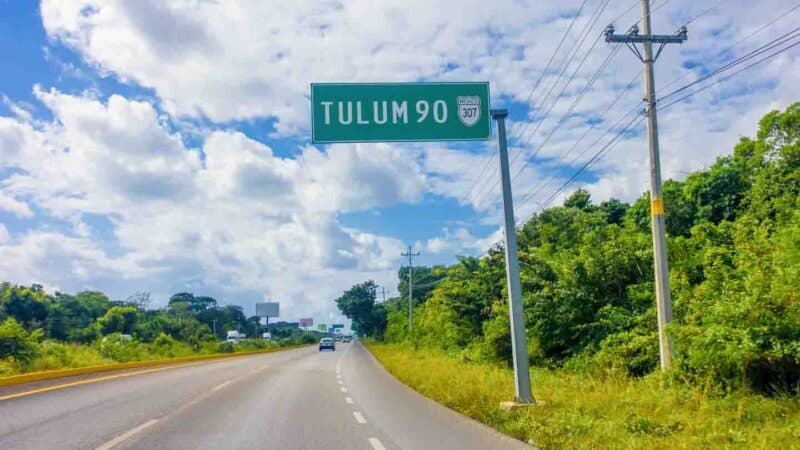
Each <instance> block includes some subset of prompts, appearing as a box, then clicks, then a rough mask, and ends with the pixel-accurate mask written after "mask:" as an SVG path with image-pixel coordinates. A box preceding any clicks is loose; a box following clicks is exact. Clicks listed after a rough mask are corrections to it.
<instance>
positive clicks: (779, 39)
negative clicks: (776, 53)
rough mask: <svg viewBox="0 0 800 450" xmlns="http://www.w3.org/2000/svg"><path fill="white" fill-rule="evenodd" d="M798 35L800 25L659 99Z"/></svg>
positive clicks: (664, 97) (711, 76)
mask: <svg viewBox="0 0 800 450" xmlns="http://www.w3.org/2000/svg"><path fill="white" fill-rule="evenodd" d="M798 36H800V27H797V28H795V29H793V30H791V31H789V32H787V33H784V34H783V35H781V36H779V37H777V38H775V39H773V40H772V41H769V42H767V43H766V44H764V45H762V46H760V47H758V48H756V49H755V50H751V51H750V52H748V53H746V54H744V55H742V56H740V57H739V58H736V59H734V60H733V61H730V62H728V63H726V64H724V65H722V66H721V67H718V68H717V69H715V70H713V71H711V72H709V73H707V74H706V75H703V76H702V77H700V78H698V79H697V80H695V81H692V82H691V83H689V84H686V85H684V86H681V87H680V88H678V89H675V90H674V91H672V92H670V93H669V94H666V95H665V96H663V97H661V98H660V99H659V101H664V100H666V99H668V98H670V97H672V96H674V95H677V94H679V93H681V92H683V91H685V90H687V89H689V88H690V87H692V86H695V85H697V84H699V83H702V82H703V81H706V80H708V79H709V78H713V77H715V76H717V75H719V74H720V73H722V72H725V71H727V70H730V69H732V68H734V67H736V66H738V65H739V64H742V63H745V62H747V61H749V60H751V59H753V58H755V57H756V56H759V55H762V54H764V53H766V52H768V51H769V50H772V49H774V48H775V47H778V46H780V45H782V44H785V43H786V42H788V41H791V40H792V39H795V38H797V37H798Z"/></svg>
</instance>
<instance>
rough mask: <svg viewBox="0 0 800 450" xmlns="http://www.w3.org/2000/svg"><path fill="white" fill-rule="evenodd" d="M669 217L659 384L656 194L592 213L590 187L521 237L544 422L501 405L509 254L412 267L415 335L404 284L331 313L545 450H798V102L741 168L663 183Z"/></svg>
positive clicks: (352, 294)
mask: <svg viewBox="0 0 800 450" xmlns="http://www.w3.org/2000/svg"><path fill="white" fill-rule="evenodd" d="M707 145H708V146H709V147H711V146H713V145H715V144H714V143H713V142H709V143H708V144H707ZM697 151H698V152H704V151H709V150H708V149H703V148H699V149H697ZM664 202H665V208H666V216H665V219H666V224H667V233H668V251H669V261H670V283H671V292H672V300H673V314H674V317H673V321H672V323H671V324H670V326H669V328H668V333H669V335H670V337H671V339H672V341H673V343H674V349H675V359H674V367H673V369H672V370H671V371H669V372H668V373H665V374H663V375H662V374H661V373H660V370H659V357H658V341H657V333H656V328H657V326H656V312H655V299H654V294H653V291H654V289H653V262H652V238H651V234H650V210H649V208H650V202H649V193H644V194H643V195H642V196H641V197H640V198H639V199H637V200H636V201H635V202H633V203H632V204H627V203H625V202H622V201H619V200H616V199H609V200H606V201H604V202H602V203H599V204H596V203H594V202H593V201H592V199H591V197H590V196H589V193H588V192H586V191H584V190H578V191H576V192H574V193H572V194H571V195H570V196H569V197H568V198H566V200H565V201H564V203H563V205H562V206H556V207H550V208H547V209H545V210H543V211H540V212H539V213H538V214H536V215H534V216H533V217H531V218H529V219H528V220H527V221H526V222H525V223H524V224H523V225H522V226H521V227H520V228H519V229H518V240H519V258H520V265H521V278H522V284H523V301H524V305H525V325H526V330H527V340H528V351H529V355H530V363H531V367H532V373H533V380H534V393H535V395H536V396H537V397H538V398H539V399H540V400H543V401H544V402H546V403H547V404H546V405H545V406H544V407H541V408H540V407H537V408H533V409H531V410H529V411H528V410H526V411H524V412H518V413H513V414H509V413H503V412H500V411H499V409H498V407H497V403H498V402H499V401H501V400H510V399H511V397H512V396H513V393H512V391H511V388H512V384H511V381H510V380H511V373H510V371H509V367H510V362H511V342H510V336H509V325H508V307H507V305H506V291H505V289H506V286H505V261H504V255H503V249H502V247H501V246H500V245H496V246H495V247H493V248H492V249H490V251H489V252H488V254H487V255H486V256H484V257H482V258H473V257H461V258H459V262H458V263H457V264H454V265H452V266H449V267H445V266H437V267H421V268H415V269H414V273H413V277H414V328H413V332H409V329H408V317H407V316H408V310H407V308H408V305H407V293H408V286H407V276H408V273H407V272H406V269H401V270H400V271H399V273H398V291H399V296H398V297H397V298H392V299H389V300H387V301H386V302H382V303H376V301H375V294H376V288H377V286H376V285H375V283H374V282H372V281H366V282H364V283H360V284H357V285H355V286H353V287H352V288H351V289H350V290H348V291H346V292H345V293H344V294H343V295H342V296H341V297H339V298H338V299H336V303H337V305H338V306H339V308H340V310H341V311H342V312H343V313H344V314H345V315H347V316H348V317H349V318H351V319H352V321H353V327H354V329H355V330H356V331H357V332H358V333H359V334H360V335H362V336H366V337H370V338H372V339H373V340H374V341H375V342H376V344H374V345H372V349H373V351H374V352H375V354H376V356H378V358H379V359H380V360H381V361H382V362H383V363H384V364H386V366H387V367H388V368H389V369H390V370H391V371H392V372H394V373H395V374H396V375H397V376H398V378H400V379H401V380H403V381H404V382H406V383H408V384H409V385H411V386H412V387H414V388H416V389H419V390H420V391H421V392H423V393H425V394H427V395H429V396H431V397H432V398H435V399H437V400H439V401H442V402H443V403H445V404H448V405H450V406H452V407H453V408H455V409H457V410H459V411H462V412H464V413H466V414H468V415H470V416H472V417H476V418H479V419H480V420H482V421H484V422H486V423H488V424H490V425H492V426H495V427H497V428H499V429H501V430H503V431H505V432H507V433H509V434H511V435H514V436H517V437H523V438H525V439H532V440H533V442H536V443H537V445H540V446H542V447H545V448H561V447H567V446H569V447H573V446H576V445H581V444H586V445H587V446H590V447H603V448H608V447H611V448H614V447H621V448H625V447H632V448H648V447H662V448H663V447H668V446H684V447H686V448H698V447H699V448H716V447H723V448H725V447H742V448H780V447H781V446H783V447H785V448H792V447H793V446H794V447H795V448H796V447H797V444H796V443H797V442H799V441H798V439H800V429H798V423H800V415H798V391H799V390H800V103H795V104H793V105H791V106H790V107H788V108H787V109H786V110H784V111H773V112H770V113H769V114H767V115H766V116H764V117H763V118H762V119H761V121H760V122H759V126H758V131H757V134H756V136H754V137H744V138H741V139H740V141H739V143H738V144H737V145H736V146H735V148H734V149H733V152H732V154H731V155H729V156H723V157H720V158H718V159H717V161H716V162H715V163H714V164H713V165H711V166H709V167H707V168H705V169H703V170H700V171H697V172H694V173H691V174H689V175H688V176H687V177H686V178H685V179H684V180H683V181H676V180H668V181H666V182H665V183H664ZM412 368H413V369H412ZM415 371H416V372H415ZM413 372H415V373H413ZM462 391H463V392H462ZM548 405H549V406H548ZM545 412H547V413H545Z"/></svg>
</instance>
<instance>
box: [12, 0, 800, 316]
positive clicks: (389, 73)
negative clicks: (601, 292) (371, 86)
mask: <svg viewBox="0 0 800 450" xmlns="http://www.w3.org/2000/svg"><path fill="white" fill-rule="evenodd" d="M573 3H574V4H573ZM580 3H581V2H578V1H576V2H562V1H555V0H553V1H537V2H512V1H507V2H492V5H493V6H492V8H490V9H487V8H486V7H485V6H486V3H485V2H482V1H479V0H470V1H455V0H439V1H434V2H431V1H421V0H420V1H416V0H414V1H404V2H394V1H377V2H375V1H370V2H367V1H364V2H362V1H352V2H345V3H344V4H341V5H340V4H337V3H335V2H300V1H298V2H246V1H228V2H222V1H221V2H202V1H197V2H192V1H188V2H161V1H155V0H153V1H137V2H122V1H112V0H102V1H101V0H97V1H91V2H90V1H82V0H69V1H49V0H45V1H43V2H41V3H36V2H17V1H11V0H0V46H2V48H3V49H4V52H3V57H1V58H0V95H1V96H2V102H0V279H3V280H9V281H13V282H17V283H23V284H30V283H34V282H36V283H42V284H44V285H45V286H46V287H47V288H48V289H51V290H55V289H58V290H63V291H67V292H75V291H78V290H82V289H102V290H104V291H106V292H108V293H109V294H110V295H111V296H112V297H114V298H125V297H127V296H128V295H130V294H132V293H133V292H135V291H142V290H144V291H151V292H152V293H153V295H154V298H155V302H156V304H163V303H165V302H166V299H167V298H168V296H169V295H170V294H171V293H174V292H177V291H182V290H189V291H193V292H195V293H198V294H206V295H213V296H216V297H217V298H218V299H220V300H221V301H222V302H223V303H239V304H243V305H245V307H246V308H252V304H253V303H254V302H256V301H260V300H262V299H276V300H279V301H281V302H282V303H283V305H284V306H283V307H282V312H283V313H284V315H285V319H296V318H298V317H300V316H313V317H314V318H315V319H316V320H317V321H318V322H327V321H331V320H341V317H340V316H339V315H338V313H337V312H336V311H335V308H334V307H333V304H332V302H331V300H332V299H333V298H335V297H336V296H337V295H338V294H339V293H340V292H341V291H342V290H344V289H346V288H348V287H349V286H350V285H352V284H353V283H356V282H360V281H363V280H366V279H374V280H376V281H377V282H378V283H380V284H382V285H386V286H388V287H389V288H390V289H392V290H393V289H394V286H395V285H396V279H395V278H396V271H397V269H398V268H399V267H400V265H401V264H402V263H403V260H402V258H401V257H400V252H401V251H402V250H403V248H404V247H405V246H406V245H409V244H410V245H413V246H414V247H415V248H416V249H417V250H419V251H420V252H421V256H420V258H419V259H418V261H417V262H418V263H421V264H427V265H430V264H447V263H451V262H452V261H454V258H455V256H456V255H480V254H481V253H483V252H484V251H485V250H486V248H487V247H488V246H489V245H491V244H492V243H493V242H495V241H496V240H498V239H499V238H500V237H501V234H500V227H499V225H500V222H499V221H500V209H499V207H500V205H499V192H498V191H497V189H495V188H493V186H495V185H496V177H497V164H496V161H495V160H493V159H491V158H492V157H493V155H494V152H495V147H494V145H495V144H494V142H485V143H484V142H481V143H458V144H442V143H436V144H433V143H419V144H335V145H330V146H313V145H312V144H311V143H310V136H309V123H308V117H309V113H308V111H309V104H308V84H309V83H310V82H326V81H337V82H349V81H419V80H440V81H454V80H470V81H474V80H489V81H490V83H491V90H492V96H493V99H492V101H493V106H495V107H498V106H503V107H507V108H509V109H510V111H511V116H510V119H509V121H510V128H509V135H510V137H511V141H510V143H511V146H512V148H511V154H512V160H513V161H514V163H513V164H512V174H516V173H520V171H521V175H520V176H519V177H517V178H515V179H514V184H513V189H514V194H515V198H516V200H517V202H518V203H517V205H516V214H517V216H518V218H520V219H522V218H524V217H527V216H529V215H530V214H532V213H535V212H536V211H537V210H539V209H540V208H541V207H542V203H543V202H544V201H545V200H546V199H547V198H548V197H549V196H550V195H551V194H553V192H555V191H556V189H557V188H558V187H559V186H560V185H561V184H562V183H563V182H564V181H565V180H566V179H568V178H569V177H570V176H572V174H573V173H574V172H575V171H576V170H577V169H578V168H579V167H580V166H582V165H583V163H584V162H585V161H586V160H588V159H589V158H590V157H591V155H592V154H593V153H594V152H596V151H597V150H598V149H599V148H600V147H599V146H602V145H603V143H604V142H605V140H606V139H608V137H607V136H606V137H605V138H604V133H606V132H608V131H609V130H610V131H611V132H613V131H615V130H614V129H612V128H611V126H612V124H613V123H614V122H615V121H616V119H617V118H618V117H619V116H621V115H622V114H623V113H624V112H625V111H627V110H628V109H630V108H632V107H635V106H636V105H637V104H639V103H640V101H641V84H640V83H641V81H640V80H639V79H636V80H635V82H634V83H633V84H632V86H631V88H630V89H625V88H624V87H625V86H626V85H627V83H628V82H629V81H630V79H631V76H633V75H635V74H636V73H637V71H638V70H639V63H638V62H637V61H636V60H635V59H634V58H633V56H632V55H630V54H629V53H628V52H627V50H624V49H623V51H621V52H619V53H618V54H617V55H616V56H614V59H613V60H612V63H611V64H609V66H608V68H607V69H606V70H605V71H603V72H601V73H600V76H599V77H598V78H597V81H596V83H594V84H593V85H592V86H591V88H587V87H586V86H587V84H588V83H589V80H590V79H591V78H592V77H593V75H594V74H595V73H596V71H597V70H598V68H599V67H600V66H601V65H602V63H603V61H604V58H606V56H607V55H609V52H610V51H611V49H612V48H611V47H610V45H609V44H606V43H605V42H602V40H601V41H599V43H598V44H595V45H594V46H591V45H592V42H593V41H594V38H595V36H597V35H598V34H599V33H600V31H601V30H602V28H603V27H605V25H606V24H607V23H608V22H610V21H611V20H615V24H616V26H617V29H618V30H624V29H627V26H628V25H629V24H631V23H633V22H634V21H636V20H637V17H636V15H637V14H638V8H633V9H632V10H631V11H629V12H628V13H625V14H623V12H624V11H625V10H626V9H627V8H628V6H630V5H628V4H627V3H628V2H624V3H625V4H624V5H623V4H622V3H619V2H606V1H604V0H590V1H589V2H587V3H586V6H585V7H584V10H581V11H579V8H578V5H579V4H580ZM696 3H697V2H690V1H684V0H673V1H670V2H666V3H664V4H663V6H661V7H660V8H659V2H658V1H656V2H654V7H655V8H658V9H656V10H655V11H656V12H655V13H654V17H655V23H654V27H655V28H656V29H658V30H663V31H664V32H669V30H674V29H676V28H677V27H678V26H679V25H681V24H683V23H686V22H687V21H689V20H690V19H692V18H695V17H696V18H695V19H694V20H692V21H691V24H690V26H689V41H688V42H687V43H686V44H684V45H682V46H680V47H677V46H675V47H670V48H667V49H666V50H665V51H664V53H663V55H662V57H661V59H660V60H659V63H658V72H657V83H658V85H659V86H665V90H666V85H667V84H670V86H669V87H671V88H673V89H674V87H677V86H680V85H682V84H684V83H687V82H689V81H691V80H693V79H696V78H697V77H699V76H701V75H702V74H704V73H707V72H708V71H709V70H711V69H713V68H714V67H717V66H719V65H721V64H724V63H725V62H726V61H728V60H730V59H732V58H735V57H737V56H739V55H741V54H743V53H744V52H746V51H748V50H750V49H752V48H755V47H757V46H758V45H761V44H763V43H764V42H766V41H768V40H769V39H771V38H774V37H776V36H778V35H780V34H781V33H783V32H785V31H786V30H788V29H790V28H791V26H792V24H793V23H796V20H797V19H798V13H797V12H796V11H795V12H793V13H792V14H787V15H786V17H782V18H780V20H776V21H775V22H774V24H772V25H770V26H769V27H766V28H765V29H764V30H761V31H759V32H758V33H755V34H754V33H753V32H754V31H757V29H758V27H759V26H761V25H762V24H764V23H767V22H769V21H771V20H773V19H774V18H776V16H777V15H779V14H780V12H781V11H782V10H784V9H788V6H789V5H787V4H786V2H784V1H781V0H773V1H767V2H759V5H752V4H750V2H745V1H743V0H741V1H735V0H728V1H723V2H719V3H720V5H718V7H717V8H712V9H711V10H709V11H708V12H707V13H705V14H702V16H700V17H697V15H699V14H701V12H702V11H704V10H706V9H707V8H708V6H707V5H704V4H696ZM594 13H598V14H599V16H600V19H599V20H597V21H592V20H591V17H592V16H593V15H594ZM573 20H574V24H573ZM570 24H572V25H570ZM233 30H235V32H232V31H233ZM567 30H570V32H569V34H567V39H566V40H565V43H566V45H564V46H562V47H560V48H559V47H558V44H559V40H560V38H561V37H562V36H563V35H564V34H565V32H566V31H567ZM584 31H585V32H586V33H587V36H588V37H589V38H588V39H586V40H585V41H581V39H580V36H581V33H583V32H584ZM581 42H583V43H582V44H581ZM557 48H559V51H558V52H556V53H555V56H554V57H553V63H552V64H551V66H550V67H547V66H546V64H547V61H548V60H550V58H551V56H552V55H553V54H554V51H555V50H556V49H557ZM573 50H574V51H575V55H576V57H575V58H572V59H570V54H571V53H570V52H572V51H573ZM584 57H585V62H584V63H583V64H580V65H579V61H582V60H584ZM568 62H569V64H568ZM564 66H566V68H565V69H564V72H563V73H564V74H565V75H564V76H559V73H561V70H560V69H561V68H562V67H564ZM545 69H547V70H545ZM573 72H574V74H575V76H574V79H573V80H572V81H570V82H568V81H567V79H568V77H569V75H571V74H572V73H573ZM799 77H800V65H799V64H798V58H797V51H794V53H792V52H788V53H787V54H785V55H782V56H781V57H778V58H775V59H774V60H771V61H770V62H769V63H766V64H764V65H762V66H760V67H759V68H758V69H757V70H755V71H752V72H748V73H747V74H746V76H741V77H737V78H736V79H732V80H730V81H728V82H726V83H723V84H721V85H720V86H716V87H714V88H712V89H708V90H707V91H704V92H703V93H702V94H699V95H698V96H696V97H694V98H693V99H692V100H691V101H689V102H686V103H685V104H682V105H678V106H677V107H673V108H670V109H669V110H668V111H665V112H664V113H663V114H662V115H661V117H660V119H661V120H660V123H661V127H662V136H661V139H662V147H663V151H664V161H663V166H664V172H665V173H664V175H665V177H667V178H681V177H682V176H685V173H686V172H687V171H691V170H696V169H698V168H701V167H704V166H705V165H708V164H709V163H711V162H713V160H714V159H715V158H716V157H717V156H719V155H722V154H726V153H729V152H730V150H731V148H732V145H733V144H734V143H735V142H736V140H737V139H738V138H739V137H740V136H742V135H746V134H752V132H753V131H754V129H755V124H756V122H757V120H758V118H759V117H760V116H761V115H763V114H764V113H766V112H767V111H769V110H770V109H775V108H784V107H786V106H787V105H788V104H789V103H790V102H792V101H796V100H797V99H798V97H800V95H798V94H800V93H798V88H797V86H798V85H800V79H799ZM539 79H541V80H540V83H539V84H538V85H537V89H536V90H534V91H533V92H531V90H532V88H533V87H534V85H535V82H536V80H539ZM559 93H560V95H559ZM581 94H582V95H581ZM618 95H620V97H619V99H620V100H619V101H618V102H616V103H615V99H616V98H617V96H618ZM579 96H580V97H581V100H580V101H579V102H578V103H576V107H575V108H574V109H570V105H571V104H572V103H573V100H575V99H576V98H578V97H579ZM612 105H613V107H611V106H612ZM546 111H551V113H550V114H545V112H546ZM562 118H563V120H562ZM591 126H594V128H592V129H589V127H591ZM587 129H588V130H589V132H588V134H587V135H586V137H585V138H584V140H582V141H581V143H580V145H578V146H576V147H575V148H574V149H573V150H572V151H570V153H569V154H567V152H568V150H570V149H571V148H572V146H573V145H574V143H575V142H576V140H577V139H579V138H580V137H581V136H582V135H583V134H584V133H585V132H587ZM533 130H535V131H536V132H535V133H533ZM551 132H552V133H551ZM551 134H552V135H551ZM548 136H550V137H549V138H548ZM608 136H610V135H608ZM592 142H598V144H597V145H595V146H590V145H589V144H590V143H592ZM644 146H645V141H644V138H643V130H642V129H641V127H638V128H636V129H634V130H633V131H632V132H630V133H628V134H626V135H625V137H624V139H622V140H620V141H619V142H618V143H617V144H615V146H614V147H613V148H612V149H611V151H609V152H608V154H607V156H605V157H604V158H603V159H602V160H600V161H598V162H597V163H596V164H594V165H592V166H591V168H590V169H589V170H588V171H586V172H585V173H583V174H581V176H580V177H578V178H577V180H576V183H575V184H574V185H572V186H571V189H568V190H566V192H564V193H562V194H560V195H558V196H556V198H555V199H554V200H555V201H554V203H555V204H558V203H559V202H560V201H561V200H562V199H563V196H564V195H567V194H568V193H569V192H570V191H571V190H572V189H575V188H578V187H585V188H586V189H588V190H589V191H590V192H591V193H592V195H593V197H594V199H595V200H596V201H602V200H604V199H607V198H609V197H612V196H613V197H617V198H621V199H623V200H627V201H630V200H633V199H634V198H636V197H637V196H638V195H640V194H641V193H642V192H643V191H645V189H646V186H647V178H646V176H647V173H646V167H647V158H646V152H645V151H644V149H645V147H644ZM534 154H535V157H531V155H534ZM525 164H527V167H525V169H524V170H523V165H525ZM484 168H486V170H483V169H484ZM531 193H535V195H529V194H531Z"/></svg>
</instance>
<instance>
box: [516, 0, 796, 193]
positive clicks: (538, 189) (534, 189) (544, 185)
mask: <svg viewBox="0 0 800 450" xmlns="http://www.w3.org/2000/svg"><path fill="white" fill-rule="evenodd" d="M669 1H670V0H666V1H664V2H661V3H659V4H658V6H657V7H656V8H654V9H653V12H655V11H658V10H659V9H661V8H663V7H664V6H666V5H667V3H669ZM726 1H728V0H719V1H717V2H716V3H715V4H714V5H712V6H710V7H708V8H706V9H705V10H703V11H701V12H700V13H699V14H696V15H695V16H693V17H691V18H690V19H689V20H687V21H686V22H685V23H684V24H683V26H686V25H689V24H690V23H692V22H694V21H696V20H698V19H699V18H701V17H703V16H705V15H707V14H708V13H709V12H711V11H713V10H714V9H715V8H717V7H719V6H720V5H721V4H722V3H724V2H726ZM637 4H639V0H636V2H634V4H632V5H631V6H630V7H629V8H628V9H627V10H626V11H625V12H623V13H622V14H620V15H619V16H617V18H615V19H614V20H612V21H611V22H612V23H613V22H614V21H615V20H617V19H619V18H621V17H622V16H624V15H625V14H627V13H628V12H629V11H630V10H631V9H633V8H634V7H635V6H636V5H637ZM798 8H800V4H798V5H797V6H795V7H793V8H792V9H790V10H789V11H786V12H785V13H783V14H784V15H785V14H788V13H790V12H792V11H794V10H796V9H798ZM780 17H781V16H778V17H776V18H775V19H773V20H772V21H770V22H769V23H767V24H765V25H764V26H762V27H761V28H759V30H756V31H755V32H754V33H751V34H750V35H748V36H746V37H745V38H743V39H741V40H740V41H738V42H737V43H740V42H742V41H744V40H746V39H748V38H749V37H751V36H753V35H754V34H756V33H757V32H759V31H760V30H762V29H764V28H766V27H767V26H769V25H770V24H772V23H774V22H775V21H776V20H779V18H780ZM640 21H641V20H637V21H636V24H638V23H639V22H640ZM617 48H618V47H617ZM641 74H642V72H641V70H640V71H639V73H638V74H637V75H635V76H634V77H633V78H632V79H631V81H630V82H629V83H628V85H627V86H626V87H625V88H624V89H623V90H622V91H620V93H619V94H618V96H617V98H616V99H615V100H614V102H612V104H611V105H609V106H608V107H606V108H605V109H604V110H605V111H610V110H611V109H613V107H614V105H615V104H616V103H617V101H619V99H621V97H622V95H623V94H624V93H625V92H626V91H627V90H629V89H630V88H631V87H632V85H633V83H634V82H635V80H636V78H638V77H639V76H641ZM680 79H681V77H676V78H675V79H673V80H672V81H670V82H669V83H667V84H666V85H665V87H667V86H670V85H672V84H675V82H677V81H679V80H680ZM634 109H635V108H634ZM596 126H597V124H592V125H591V127H590V128H588V129H587V130H586V132H584V133H583V135H581V137H580V138H579V139H578V140H577V141H576V142H575V143H574V144H573V146H572V147H571V148H570V149H569V150H568V151H567V152H565V153H563V154H562V155H561V156H559V157H558V158H557V159H558V160H564V158H566V156H567V155H568V154H570V153H572V152H573V151H574V149H575V148H576V147H577V145H578V144H579V143H580V142H581V141H583V139H584V138H585V137H586V136H587V135H588V133H589V132H590V131H591V130H593V129H595V128H596ZM612 128H613V127H612ZM606 133H608V132H606ZM552 134H553V133H551V135H552ZM592 145H594V144H592ZM541 147H542V146H540V148H541ZM585 152H586V150H584V152H582V153H581V154H580V155H578V157H576V158H573V159H572V160H571V161H570V162H569V163H567V165H568V166H569V165H571V164H572V163H574V162H575V160H577V158H579V157H580V156H582V155H583V154H584V153H585ZM554 180H555V176H552V175H550V176H548V179H547V180H546V181H545V182H544V183H539V184H537V185H534V186H533V187H531V189H530V190H529V191H528V192H527V193H526V194H525V195H524V196H523V198H522V200H521V201H520V202H519V203H520V204H523V203H524V202H526V201H527V200H528V199H529V198H531V197H532V196H533V195H536V194H538V193H539V192H541V191H542V190H543V189H546V188H547V187H549V186H550V185H551V184H552V181H554Z"/></svg>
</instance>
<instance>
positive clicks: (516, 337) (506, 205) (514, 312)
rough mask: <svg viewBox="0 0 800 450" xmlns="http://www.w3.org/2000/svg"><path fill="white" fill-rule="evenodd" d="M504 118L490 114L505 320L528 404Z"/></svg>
mask: <svg viewBox="0 0 800 450" xmlns="http://www.w3.org/2000/svg"><path fill="white" fill-rule="evenodd" d="M507 116H508V111H507V110H505V109H493V110H492V118H493V119H494V120H495V121H496V122H497V147H498V150H499V152H500V155H499V156H500V179H501V184H502V185H503V211H504V213H505V214H504V215H505V225H504V228H505V250H506V277H507V284H508V316H509V323H510V326H511V351H512V356H513V361H514V387H515V393H516V396H517V398H516V400H517V401H518V402H520V403H531V402H532V401H533V395H532V394H531V375H530V371H529V369H528V343H527V339H526V337H525V317H524V315H523V314H522V283H521V282H520V278H519V261H518V260H517V227H516V222H515V221H514V200H513V199H512V197H511V177H510V174H509V169H508V148H507V147H506V117H507Z"/></svg>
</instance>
